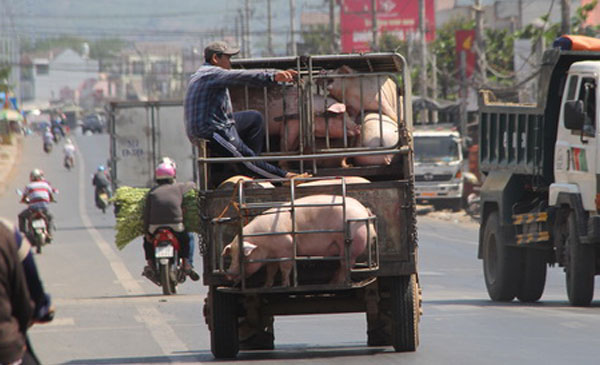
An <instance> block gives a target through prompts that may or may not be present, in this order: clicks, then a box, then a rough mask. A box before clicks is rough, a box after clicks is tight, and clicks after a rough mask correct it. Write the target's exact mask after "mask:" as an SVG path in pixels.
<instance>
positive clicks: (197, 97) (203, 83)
mask: <svg viewBox="0 0 600 365" xmlns="http://www.w3.org/2000/svg"><path fill="white" fill-rule="evenodd" d="M274 77H275V72H274V71H267V70H226V69H224V68H221V67H218V66H213V65H211V64H209V63H205V64H204V65H202V66H201V67H200V68H199V69H198V71H196V73H194V74H193V75H192V77H191V79H190V83H189V84H188V89H187V92H186V95H185V104H184V113H185V130H186V133H187V135H188V138H189V139H190V141H192V142H194V141H195V140H197V139H198V138H204V139H210V138H211V137H212V135H213V132H214V131H215V130H217V129H224V128H227V127H229V126H231V125H232V124H234V123H235V121H234V120H233V108H232V106H231V97H230V96H229V90H228V89H227V88H228V87H231V86H246V85H247V86H251V87H263V86H269V85H273V84H276V82H275V80H274Z"/></svg>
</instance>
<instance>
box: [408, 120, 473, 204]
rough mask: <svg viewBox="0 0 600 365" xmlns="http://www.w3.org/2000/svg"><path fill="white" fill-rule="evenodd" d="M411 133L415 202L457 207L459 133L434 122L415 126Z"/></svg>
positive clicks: (460, 188) (460, 163)
mask: <svg viewBox="0 0 600 365" xmlns="http://www.w3.org/2000/svg"><path fill="white" fill-rule="evenodd" d="M413 136H414V141H415V193H416V198H417V202H418V203H423V202H427V203H430V204H432V205H433V206H434V207H435V208H436V209H440V208H450V209H452V210H455V211H457V210H459V209H460V208H461V206H462V203H463V186H464V184H463V177H462V170H463V165H464V157H463V153H462V139H461V138H460V134H459V133H458V132H457V131H456V130H454V129H452V128H446V127H444V126H440V125H437V126H435V127H432V128H425V127H416V128H415V131H414V134H413Z"/></svg>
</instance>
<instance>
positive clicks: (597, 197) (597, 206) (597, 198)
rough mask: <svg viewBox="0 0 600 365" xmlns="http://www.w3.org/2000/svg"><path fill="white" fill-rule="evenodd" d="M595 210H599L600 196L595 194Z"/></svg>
mask: <svg viewBox="0 0 600 365" xmlns="http://www.w3.org/2000/svg"><path fill="white" fill-rule="evenodd" d="M595 202H596V210H600V194H596V199H595Z"/></svg>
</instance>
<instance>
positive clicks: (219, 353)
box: [208, 286, 239, 359]
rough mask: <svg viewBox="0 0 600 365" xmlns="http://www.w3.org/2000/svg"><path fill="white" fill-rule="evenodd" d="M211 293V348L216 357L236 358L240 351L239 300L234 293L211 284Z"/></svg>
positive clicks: (209, 310)
mask: <svg viewBox="0 0 600 365" xmlns="http://www.w3.org/2000/svg"><path fill="white" fill-rule="evenodd" d="M208 295H209V308H208V312H209V313H210V326H209V327H210V350H211V352H212V354H213V356H214V357H215V358H216V359H227V358H234V357H236V356H237V354H238V352H239V338H238V316H237V302H236V297H235V295H234V294H229V293H221V292H219V291H217V289H216V287H214V286H211V287H210V291H209V293H208Z"/></svg>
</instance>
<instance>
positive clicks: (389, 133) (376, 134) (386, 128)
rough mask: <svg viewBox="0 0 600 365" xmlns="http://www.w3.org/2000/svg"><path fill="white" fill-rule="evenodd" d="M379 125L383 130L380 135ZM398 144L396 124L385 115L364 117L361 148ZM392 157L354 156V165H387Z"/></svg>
mask: <svg viewBox="0 0 600 365" xmlns="http://www.w3.org/2000/svg"><path fill="white" fill-rule="evenodd" d="M380 125H381V126H382V128H383V135H382V134H381V130H380ZM397 143H398V124H397V123H396V122H395V121H393V120H392V119H391V118H390V117H388V116H387V115H382V116H381V121H380V119H379V114H378V113H370V114H367V115H365V120H364V122H363V123H362V128H361V134H360V144H361V146H363V147H373V148H377V147H392V146H394V145H396V144H397ZM393 157H394V155H372V156H366V155H363V156H355V157H354V163H355V164H356V165H359V166H365V165H389V164H390V163H391V162H392V158H393Z"/></svg>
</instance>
